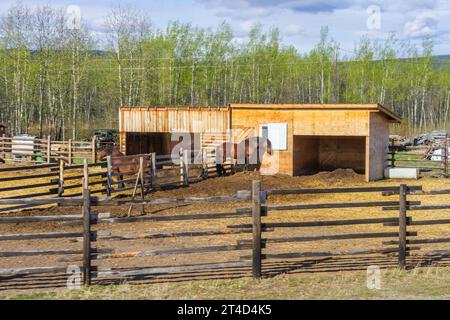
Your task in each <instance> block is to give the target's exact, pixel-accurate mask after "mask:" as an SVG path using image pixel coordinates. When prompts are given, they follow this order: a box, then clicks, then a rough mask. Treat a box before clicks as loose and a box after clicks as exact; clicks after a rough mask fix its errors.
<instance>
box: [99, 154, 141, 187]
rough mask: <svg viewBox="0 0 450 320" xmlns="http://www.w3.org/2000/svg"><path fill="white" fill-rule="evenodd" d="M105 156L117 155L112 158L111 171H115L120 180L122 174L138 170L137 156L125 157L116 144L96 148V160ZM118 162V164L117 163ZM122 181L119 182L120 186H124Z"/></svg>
mask: <svg viewBox="0 0 450 320" xmlns="http://www.w3.org/2000/svg"><path fill="white" fill-rule="evenodd" d="M107 156H111V157H115V158H116V157H117V158H116V159H114V163H113V164H111V172H113V173H116V175H117V176H118V180H119V181H122V180H123V176H124V174H127V173H128V174H129V173H132V172H138V171H139V156H136V157H131V158H130V157H126V158H120V157H123V156H125V155H124V154H123V153H122V152H120V151H119V149H118V148H117V147H116V146H106V147H101V148H100V149H98V151H97V154H96V159H97V161H100V160H103V159H105V158H106V157H107ZM118 164H119V165H118ZM124 187H125V185H124V183H121V188H124Z"/></svg>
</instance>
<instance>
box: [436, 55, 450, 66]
mask: <svg viewBox="0 0 450 320" xmlns="http://www.w3.org/2000/svg"><path fill="white" fill-rule="evenodd" d="M446 63H450V54H446V55H440V56H433V64H434V65H435V66H436V67H439V66H442V65H443V64H446Z"/></svg>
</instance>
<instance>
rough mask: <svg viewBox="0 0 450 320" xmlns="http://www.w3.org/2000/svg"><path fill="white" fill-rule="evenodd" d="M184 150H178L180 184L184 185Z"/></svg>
mask: <svg viewBox="0 0 450 320" xmlns="http://www.w3.org/2000/svg"><path fill="white" fill-rule="evenodd" d="M183 155H184V150H183V148H180V182H181V183H182V184H183V185H184V163H183V162H184V157H183Z"/></svg>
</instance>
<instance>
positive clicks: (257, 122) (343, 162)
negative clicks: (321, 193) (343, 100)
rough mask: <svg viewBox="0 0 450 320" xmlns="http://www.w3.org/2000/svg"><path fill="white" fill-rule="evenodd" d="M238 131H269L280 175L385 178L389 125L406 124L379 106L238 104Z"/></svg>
mask: <svg viewBox="0 0 450 320" xmlns="http://www.w3.org/2000/svg"><path fill="white" fill-rule="evenodd" d="M230 110H231V123H232V128H233V129H235V128H241V129H242V128H243V129H245V130H248V129H249V128H253V129H254V130H255V131H256V132H260V135H261V131H262V130H267V131H268V137H269V139H270V140H271V141H272V144H273V147H274V150H275V151H278V152H279V153H278V154H279V172H280V173H284V174H288V175H302V174H308V173H312V172H317V171H331V170H334V169H337V168H351V169H353V170H355V171H356V172H358V173H364V174H365V176H366V180H367V181H369V180H378V179H383V178H384V169H385V167H386V166H387V162H386V159H387V157H388V154H387V152H388V146H389V123H396V122H399V121H400V118H399V117H398V116H397V115H395V114H394V113H393V112H391V111H389V110H387V109H386V108H384V107H383V106H381V105H379V104H232V105H230Z"/></svg>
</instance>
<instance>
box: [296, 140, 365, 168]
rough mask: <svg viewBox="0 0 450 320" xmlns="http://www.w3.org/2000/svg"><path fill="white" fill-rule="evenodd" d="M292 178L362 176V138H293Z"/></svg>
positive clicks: (363, 149)
mask: <svg viewBox="0 0 450 320" xmlns="http://www.w3.org/2000/svg"><path fill="white" fill-rule="evenodd" d="M293 153H294V154H293V169H294V175H305V174H314V173H317V172H320V171H333V170H336V169H339V168H341V169H353V170H354V171H355V172H357V173H360V174H364V173H365V168H366V163H365V162H366V137H347V136H346V137H336V136H300V135H294V149H293Z"/></svg>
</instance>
